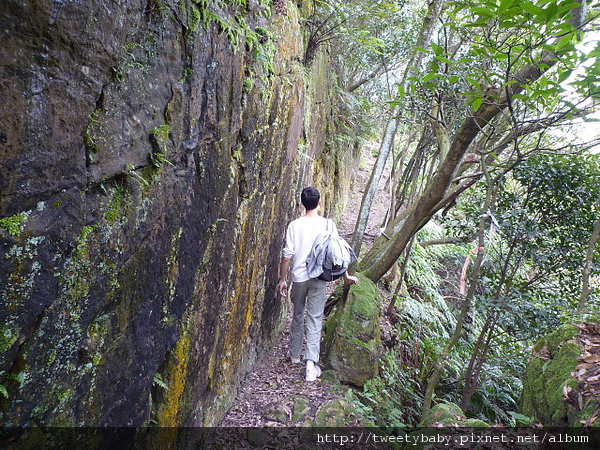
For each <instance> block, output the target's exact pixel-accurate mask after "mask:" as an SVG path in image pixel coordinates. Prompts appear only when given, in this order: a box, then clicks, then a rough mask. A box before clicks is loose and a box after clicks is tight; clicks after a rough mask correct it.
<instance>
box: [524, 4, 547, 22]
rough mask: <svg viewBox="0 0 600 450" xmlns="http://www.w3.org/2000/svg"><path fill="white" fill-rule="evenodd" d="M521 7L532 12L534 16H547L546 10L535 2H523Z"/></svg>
mask: <svg viewBox="0 0 600 450" xmlns="http://www.w3.org/2000/svg"><path fill="white" fill-rule="evenodd" d="M521 8H523V10H524V11H525V12H527V13H529V14H531V15H532V16H533V17H539V18H545V17H546V14H545V13H544V10H543V9H542V8H539V7H537V6H535V5H534V4H533V3H530V2H527V1H525V2H522V3H521Z"/></svg>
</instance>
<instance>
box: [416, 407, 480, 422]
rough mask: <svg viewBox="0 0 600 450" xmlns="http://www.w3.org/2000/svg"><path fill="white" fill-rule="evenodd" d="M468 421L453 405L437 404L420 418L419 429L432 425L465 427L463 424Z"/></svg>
mask: <svg viewBox="0 0 600 450" xmlns="http://www.w3.org/2000/svg"><path fill="white" fill-rule="evenodd" d="M467 420H468V419H467V418H466V417H465V413H464V412H463V411H462V409H460V406H458V405H457V404H455V403H439V404H437V405H435V406H434V407H433V408H431V409H430V410H429V411H427V413H425V415H423V417H422V418H421V423H419V426H420V427H430V426H433V425H438V424H441V425H446V426H451V425H460V426H465V424H464V422H466V421H467ZM471 426H472V425H471Z"/></svg>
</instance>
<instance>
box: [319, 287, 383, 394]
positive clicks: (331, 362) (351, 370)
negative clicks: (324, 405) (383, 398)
mask: <svg viewBox="0 0 600 450" xmlns="http://www.w3.org/2000/svg"><path fill="white" fill-rule="evenodd" d="M359 280H360V281H359V283H358V284H355V285H353V286H352V287H351V288H350V290H349V292H348V295H347V297H346V301H345V302H340V303H339V304H338V305H337V306H336V308H335V310H334V311H333V313H332V314H331V316H330V317H329V319H328V320H327V324H326V326H325V332H326V333H325V338H324V340H323V346H322V352H323V355H322V356H323V358H322V360H323V361H324V363H325V365H326V367H331V368H332V369H334V370H336V371H337V372H338V375H339V380H340V382H342V383H345V384H352V385H356V386H362V385H363V384H364V383H365V381H367V380H368V379H369V378H372V377H373V376H374V375H375V374H376V373H377V369H378V367H379V356H380V351H381V350H380V348H381V329H380V317H381V307H380V305H379V301H378V299H377V289H376V287H375V285H374V284H373V282H372V281H371V280H369V279H368V278H366V277H364V276H362V275H359Z"/></svg>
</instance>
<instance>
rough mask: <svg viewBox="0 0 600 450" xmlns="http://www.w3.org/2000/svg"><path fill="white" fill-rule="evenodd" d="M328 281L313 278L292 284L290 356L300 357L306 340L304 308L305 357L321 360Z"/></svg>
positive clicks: (316, 360) (315, 360)
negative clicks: (292, 309)
mask: <svg viewBox="0 0 600 450" xmlns="http://www.w3.org/2000/svg"><path fill="white" fill-rule="evenodd" d="M326 287H327V281H323V280H319V279H317V278H313V279H311V280H308V281H302V282H300V283H294V284H293V286H292V304H293V305H294V313H293V316H292V330H291V337H290V356H291V357H292V358H300V354H301V353H302V344H303V341H304V310H305V309H306V354H305V356H304V358H305V359H307V360H311V361H314V362H319V352H320V348H321V328H322V326H323V309H324V308H325V288H326Z"/></svg>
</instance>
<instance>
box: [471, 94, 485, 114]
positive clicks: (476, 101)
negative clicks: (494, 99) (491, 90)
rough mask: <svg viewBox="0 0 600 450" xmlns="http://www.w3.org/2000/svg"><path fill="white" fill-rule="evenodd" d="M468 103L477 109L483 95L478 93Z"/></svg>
mask: <svg viewBox="0 0 600 450" xmlns="http://www.w3.org/2000/svg"><path fill="white" fill-rule="evenodd" d="M469 103H470V104H471V106H472V107H473V109H474V110H475V111H477V110H478V109H479V107H480V106H481V104H482V103H483V97H482V96H480V95H478V96H476V97H473V98H472V99H471V100H470V101H469Z"/></svg>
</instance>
